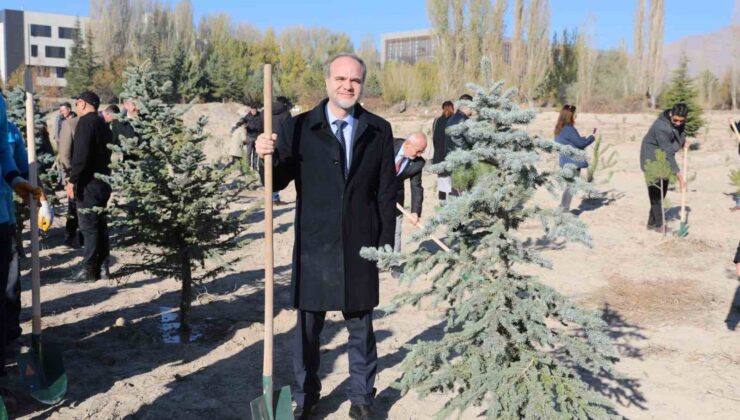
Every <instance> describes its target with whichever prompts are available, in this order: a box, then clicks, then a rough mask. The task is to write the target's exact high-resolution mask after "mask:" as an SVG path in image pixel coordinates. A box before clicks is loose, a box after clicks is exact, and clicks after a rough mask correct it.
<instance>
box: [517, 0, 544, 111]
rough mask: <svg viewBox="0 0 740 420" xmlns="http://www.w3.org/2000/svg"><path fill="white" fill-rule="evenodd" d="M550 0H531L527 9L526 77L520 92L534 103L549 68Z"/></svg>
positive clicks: (525, 98)
mask: <svg viewBox="0 0 740 420" xmlns="http://www.w3.org/2000/svg"><path fill="white" fill-rule="evenodd" d="M549 32H550V2H549V0H530V2H529V7H528V9H527V42H526V49H525V63H524V69H525V72H524V77H523V79H522V82H521V85H520V93H521V96H522V98H523V99H524V100H526V101H527V102H529V103H530V104H532V102H533V101H534V99H535V97H536V95H537V89H538V88H539V87H540V85H541V84H542V82H543V81H544V80H545V76H546V75H547V70H548V68H549V64H550V59H551V54H550V37H549Z"/></svg>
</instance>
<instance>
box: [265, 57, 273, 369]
mask: <svg viewBox="0 0 740 420" xmlns="http://www.w3.org/2000/svg"><path fill="white" fill-rule="evenodd" d="M263 76H264V94H263V99H264V105H265V106H264V110H263V112H262V115H263V117H264V128H265V134H267V135H268V136H272V65H271V64H265V67H264V74H263ZM264 163H265V166H264V176H265V349H264V355H263V360H262V361H263V364H262V373H263V375H264V376H265V377H268V376H272V347H273V343H272V335H273V325H272V319H273V316H274V310H273V295H274V289H273V275H274V272H273V267H274V255H273V247H272V155H265V157H264Z"/></svg>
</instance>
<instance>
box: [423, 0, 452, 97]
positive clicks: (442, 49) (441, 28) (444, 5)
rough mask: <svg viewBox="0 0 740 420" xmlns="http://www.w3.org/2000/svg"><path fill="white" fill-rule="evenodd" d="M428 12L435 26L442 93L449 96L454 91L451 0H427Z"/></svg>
mask: <svg viewBox="0 0 740 420" xmlns="http://www.w3.org/2000/svg"><path fill="white" fill-rule="evenodd" d="M427 13H428V14H429V20H430V21H431V22H432V27H433V28H434V37H435V40H434V42H435V45H436V50H435V51H436V52H435V58H436V60H437V64H438V68H439V71H440V77H439V80H440V93H441V94H442V95H444V96H447V95H449V94H450V93H451V91H452V80H450V77H449V74H450V69H451V66H452V62H453V59H452V45H451V42H450V41H451V33H450V17H449V16H450V0H427Z"/></svg>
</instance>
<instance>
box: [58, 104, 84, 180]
mask: <svg viewBox="0 0 740 420" xmlns="http://www.w3.org/2000/svg"><path fill="white" fill-rule="evenodd" d="M78 119H79V118H78V117H74V118H69V119H67V120H64V121H63V122H62V131H61V132H60V133H59V163H60V165H61V167H62V171H63V172H64V177H65V178H68V177H69V169H70V168H71V167H72V139H73V138H74V136H75V130H76V129H77V120H78Z"/></svg>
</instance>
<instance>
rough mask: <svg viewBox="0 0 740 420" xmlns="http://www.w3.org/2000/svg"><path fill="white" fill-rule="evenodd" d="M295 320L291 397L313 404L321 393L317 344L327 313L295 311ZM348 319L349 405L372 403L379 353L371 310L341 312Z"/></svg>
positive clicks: (318, 344) (318, 346)
mask: <svg viewBox="0 0 740 420" xmlns="http://www.w3.org/2000/svg"><path fill="white" fill-rule="evenodd" d="M297 312H298V321H297V324H296V331H295V335H294V337H293V338H294V341H293V371H294V373H295V377H296V382H298V390H297V391H296V392H294V393H293V399H294V400H295V402H296V403H297V404H298V405H299V406H304V404H306V403H308V404H314V403H316V402H317V401H318V398H319V394H320V393H321V380H320V379H319V375H318V372H319V364H320V356H321V353H320V346H321V342H320V340H319V335H320V334H321V330H322V329H323V328H324V319H325V317H326V312H308V311H302V310H300V309H299V310H298V311H297ZM342 315H344V319H345V321H346V322H347V331H349V342H348V343H347V355H348V357H349V380H350V389H349V399H350V401H351V402H352V404H372V402H373V398H374V397H375V388H374V385H375V374H376V373H377V368H378V352H377V349H376V347H375V332H374V331H373V311H372V310H369V311H363V312H354V313H348V312H342Z"/></svg>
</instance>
